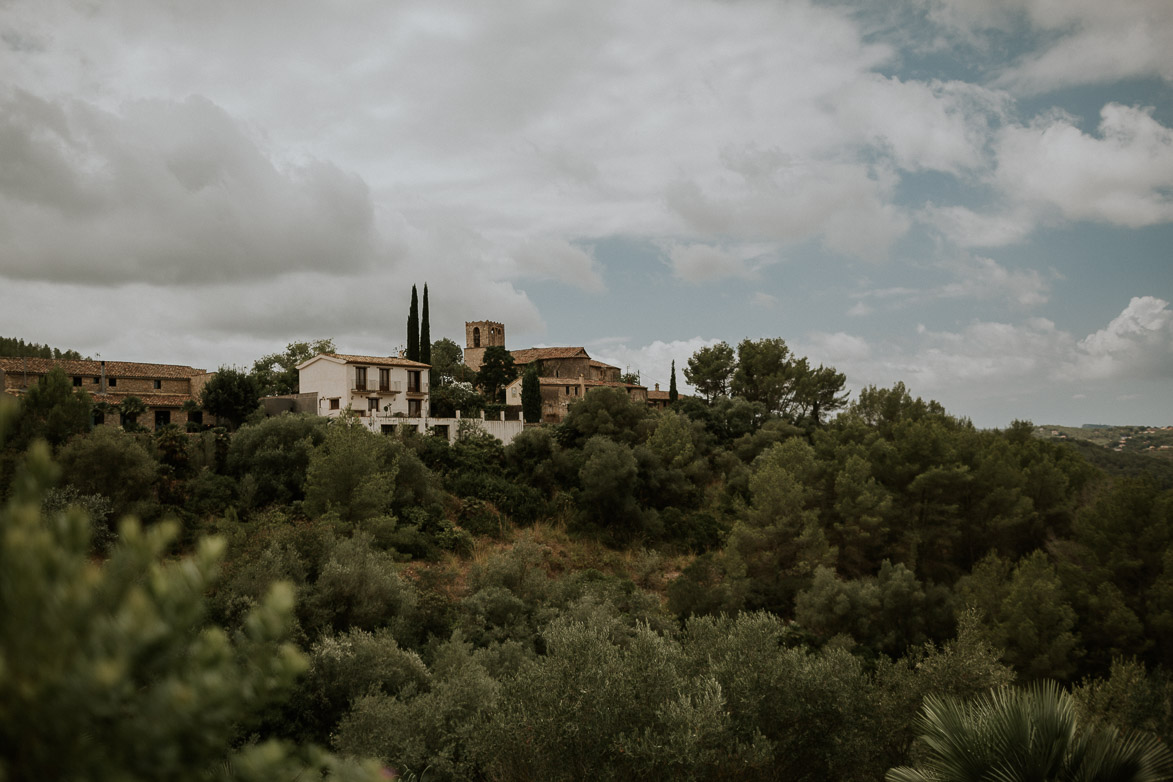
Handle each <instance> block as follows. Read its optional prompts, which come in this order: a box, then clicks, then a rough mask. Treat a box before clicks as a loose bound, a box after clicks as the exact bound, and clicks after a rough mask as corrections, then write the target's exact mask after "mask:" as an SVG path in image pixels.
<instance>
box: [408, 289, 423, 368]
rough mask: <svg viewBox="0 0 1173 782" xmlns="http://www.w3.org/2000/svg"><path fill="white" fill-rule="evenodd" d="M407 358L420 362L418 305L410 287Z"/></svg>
mask: <svg viewBox="0 0 1173 782" xmlns="http://www.w3.org/2000/svg"><path fill="white" fill-rule="evenodd" d="M407 357H408V359H410V360H411V361H419V360H420V303H419V297H418V296H417V295H416V292H415V286H414V285H412V286H411V309H409V310H408V311H407Z"/></svg>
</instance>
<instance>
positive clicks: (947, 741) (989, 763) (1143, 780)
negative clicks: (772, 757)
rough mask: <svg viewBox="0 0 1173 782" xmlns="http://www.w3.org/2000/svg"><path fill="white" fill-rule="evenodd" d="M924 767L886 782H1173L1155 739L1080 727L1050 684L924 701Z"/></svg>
mask: <svg viewBox="0 0 1173 782" xmlns="http://www.w3.org/2000/svg"><path fill="white" fill-rule="evenodd" d="M918 724H919V727H920V731H921V736H920V743H921V746H922V748H923V751H924V760H923V762H922V763H921V764H919V765H918V766H917V767H915V768H909V767H899V768H894V769H891V770H890V771H888V773H887V774H886V775H885V779H886V780H888V782H970V781H971V780H972V782H982V781H983V780H1024V781H1025V780H1052V779H1054V780H1087V781H1088V782H1150V780H1151V781H1153V782H1155V781H1156V780H1167V779H1170V778H1173V754H1171V753H1170V752H1169V750H1168V748H1166V747H1165V745H1164V744H1162V743H1161V742H1160V740H1159V739H1157V738H1156V737H1154V736H1151V735H1144V734H1138V733H1131V734H1122V733H1120V732H1119V731H1117V730H1116V729H1115V728H1113V727H1109V726H1104V725H1097V724H1081V723H1080V721H1079V718H1078V716H1077V711H1076V706H1075V702H1074V700H1073V699H1072V697H1071V696H1070V695H1069V694H1067V693H1066V692H1064V691H1063V690H1062V689H1061V688H1060V687H1059V685H1058V684H1056V683H1055V682H1037V683H1035V684H1032V685H1030V686H1028V687H1025V688H1021V689H1019V688H1011V687H1005V688H1001V689H997V690H992V691H991V692H990V693H989V694H987V695H985V696H982V697H979V698H976V699H974V700H972V701H969V702H966V701H962V700H959V699H956V698H949V697H939V696H936V695H929V696H927V697H926V698H925V705H924V710H923V712H922V714H921V717H920V720H919V723H918Z"/></svg>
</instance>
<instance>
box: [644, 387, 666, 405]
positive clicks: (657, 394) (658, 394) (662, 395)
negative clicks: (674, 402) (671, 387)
mask: <svg viewBox="0 0 1173 782" xmlns="http://www.w3.org/2000/svg"><path fill="white" fill-rule="evenodd" d="M648 399H663V400H664V401H665V402H666V401H668V392H667V391H657V390H655V389H652V390H650V391H648Z"/></svg>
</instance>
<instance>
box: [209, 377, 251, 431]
mask: <svg viewBox="0 0 1173 782" xmlns="http://www.w3.org/2000/svg"><path fill="white" fill-rule="evenodd" d="M260 398H261V393H260V389H259V388H258V387H257V381H256V378H254V377H253V376H252V375H250V374H248V373H247V372H244V371H242V370H239V369H237V368H235V367H220V369H219V370H218V371H217V372H216V374H215V375H214V376H213V377H212V379H211V380H209V381H208V382H207V383H205V384H204V387H203V389H201V390H200V405H201V406H202V407H203V408H204V409H205V410H207V411H208V412H209V413H211V414H212V415H214V416H216V417H217V418H221V419H224V420H225V421H228V423H229V424H230V425H231V426H232V428H233V429H237V428H239V427H240V425H241V424H242V423H244V419H246V418H248V417H249V416H250V415H252V414H253V412H255V411H256V409H257V405H258V404H260Z"/></svg>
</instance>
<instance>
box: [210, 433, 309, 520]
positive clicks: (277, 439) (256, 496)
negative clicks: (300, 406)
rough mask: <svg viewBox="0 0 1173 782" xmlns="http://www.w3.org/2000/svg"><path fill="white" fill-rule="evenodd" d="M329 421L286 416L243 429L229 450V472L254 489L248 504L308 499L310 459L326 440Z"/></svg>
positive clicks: (282, 502) (286, 502)
mask: <svg viewBox="0 0 1173 782" xmlns="http://www.w3.org/2000/svg"><path fill="white" fill-rule="evenodd" d="M327 421H328V419H326V418H324V417H322V416H317V415H294V414H292V413H283V414H281V415H278V416H273V417H272V418H266V419H264V420H263V421H261V422H259V423H256V424H252V425H246V426H242V427H241V428H240V430H239V431H238V432H237V433H236V434H235V435H233V437H232V442H231V443H230V444H229V446H228V462H227V466H228V471H229V472H230V473H231V474H232V475H233V476H235V477H236V478H238V479H240V480H241V482H242V484H244V483H247V484H248V485H250V486H251V487H252V492H251V495H250V496H249V497H247V498H246V499H247V501H248V504H250V505H252V506H254V507H259V506H262V505H268V504H270V503H280V504H288V503H290V502H294V501H296V500H301V499H304V498H305V483H306V472H307V471H308V469H309V464H310V455H311V454H312V453H313V450H314V448H315V447H316V446H318V445H320V444H321V443H322V441H323V440H325V439H326V426H327Z"/></svg>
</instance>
